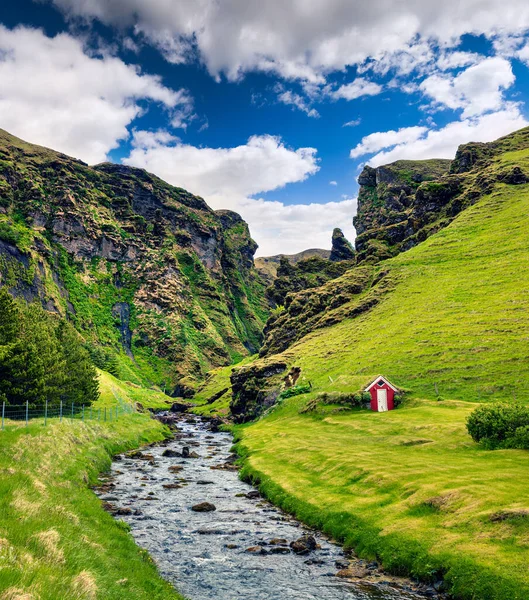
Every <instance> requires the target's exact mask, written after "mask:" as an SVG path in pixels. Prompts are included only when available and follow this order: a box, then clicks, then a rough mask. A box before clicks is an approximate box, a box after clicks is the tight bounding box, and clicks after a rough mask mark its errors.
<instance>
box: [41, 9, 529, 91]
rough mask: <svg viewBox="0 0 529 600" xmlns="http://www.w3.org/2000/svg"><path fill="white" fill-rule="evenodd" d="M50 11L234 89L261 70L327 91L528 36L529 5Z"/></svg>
mask: <svg viewBox="0 0 529 600" xmlns="http://www.w3.org/2000/svg"><path fill="white" fill-rule="evenodd" d="M48 1H49V2H53V3H54V4H55V5H56V6H58V7H59V8H61V9H62V10H63V11H64V12H65V13H66V14H67V15H68V16H69V17H81V18H85V19H99V20H101V21H102V22H104V23H107V24H111V25H118V26H123V27H134V28H135V31H136V33H137V35H139V36H143V37H144V38H145V39H147V40H148V41H149V42H150V43H152V44H154V45H155V46H157V47H158V48H159V49H160V50H161V51H162V52H163V53H164V55H165V56H166V57H167V58H168V59H169V60H171V61H173V62H183V61H189V60H195V59H196V58H197V57H198V58H199V59H200V60H201V61H203V62H204V64H205V65H206V66H207V68H208V70H209V71H210V73H211V74H212V75H214V76H216V77H218V76H219V75H220V74H221V73H225V74H226V75H227V76H228V77H229V78H231V79H237V78H238V77H240V76H241V75H242V74H244V73H246V72H248V71H255V70H260V71H265V72H274V73H276V74H279V75H280V76H281V77H284V78H286V79H303V80H307V81H312V82H315V83H316V82H320V83H321V82H322V81H323V79H324V77H325V74H326V73H328V72H331V71H335V70H342V69H343V68H344V67H346V66H347V65H359V64H362V63H363V62H364V61H366V60H367V59H374V60H375V61H380V63H379V64H380V65H383V64H385V65H386V68H390V67H391V68H402V69H404V70H406V69H415V68H416V67H417V64H419V63H424V64H427V63H429V62H430V61H431V60H433V59H432V57H431V56H429V48H430V46H431V44H432V43H433V44H434V45H439V46H441V47H450V46H452V47H455V46H456V45H457V43H458V42H459V38H460V36H462V35H463V34H465V33H473V34H476V35H480V34H483V35H485V36H487V37H489V38H491V39H494V37H495V36H498V35H500V34H501V35H502V36H508V35H515V34H518V33H520V32H521V31H522V30H524V29H527V28H528V27H529V3H528V2H527V0H510V1H509V2H505V0H465V2H461V0H444V2H439V1H438V0H422V1H420V2H418V1H416V2H403V1H397V2H388V1H387V0H371V1H370V2H364V1H363V0H311V1H310V2H301V1H295V2H284V0H267V2H262V0H245V2H240V1H239V0H223V2H218V0H195V1H194V2H172V1H169V0H149V2H145V0H48ZM322 23H324V24H325V27H322ZM392 56H394V57H397V60H393V61H392V60H391V58H390V57H392ZM384 58H385V60H384Z"/></svg>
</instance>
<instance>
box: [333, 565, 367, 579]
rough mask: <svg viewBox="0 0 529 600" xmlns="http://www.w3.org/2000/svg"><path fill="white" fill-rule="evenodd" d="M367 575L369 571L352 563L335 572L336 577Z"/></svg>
mask: <svg viewBox="0 0 529 600" xmlns="http://www.w3.org/2000/svg"><path fill="white" fill-rule="evenodd" d="M367 575H369V571H368V570H367V569H366V568H365V567H363V566H361V565H352V566H349V567H348V568H347V569H341V570H340V571H338V573H336V577H341V578H342V579H363V578H364V577H366V576H367Z"/></svg>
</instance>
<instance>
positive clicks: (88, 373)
mask: <svg viewBox="0 0 529 600" xmlns="http://www.w3.org/2000/svg"><path fill="white" fill-rule="evenodd" d="M57 339H58V341H59V343H60V346H61V351H62V354H63V359H64V373H65V382H64V384H63V386H62V390H61V398H62V399H63V400H65V401H68V402H74V403H75V404H85V405H88V404H91V403H92V402H95V401H96V400H97V399H98V397H99V381H98V377H97V371H96V368H95V367H94V365H93V364H92V361H91V359H90V354H89V353H88V351H87V350H86V349H85V348H83V346H82V345H81V340H80V338H79V334H78V333H77V331H75V329H74V328H73V327H72V325H70V323H68V322H67V321H64V320H61V321H60V322H59V324H58V326H57Z"/></svg>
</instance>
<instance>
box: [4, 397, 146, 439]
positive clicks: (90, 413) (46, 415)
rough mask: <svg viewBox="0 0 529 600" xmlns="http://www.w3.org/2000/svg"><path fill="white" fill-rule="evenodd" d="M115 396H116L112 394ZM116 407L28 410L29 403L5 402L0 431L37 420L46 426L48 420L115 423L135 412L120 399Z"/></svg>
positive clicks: (47, 406)
mask: <svg viewBox="0 0 529 600" xmlns="http://www.w3.org/2000/svg"><path fill="white" fill-rule="evenodd" d="M114 395H115V396H116V394H114ZM116 399H117V400H118V405H117V406H110V407H108V406H107V407H103V408H97V407H93V406H85V405H84V404H81V405H79V404H74V403H72V404H69V403H68V404H67V403H63V402H61V403H60V404H54V405H53V404H48V402H46V403H45V404H44V406H40V407H37V408H35V407H32V408H30V406H29V402H26V404H25V405H23V406H9V405H6V403H5V402H3V403H2V417H1V419H2V420H1V426H0V431H3V430H4V429H5V427H6V425H8V424H13V421H14V422H17V423H25V425H26V427H28V426H29V422H30V421H31V422H32V423H33V422H35V421H36V420H38V419H42V420H43V424H44V425H45V426H46V425H47V424H48V420H49V419H59V422H62V421H63V420H72V421H73V420H74V419H77V420H80V421H98V422H102V423H106V422H110V423H111V422H112V421H117V420H118V419H119V417H120V416H123V415H124V414H130V413H133V412H135V409H134V407H133V406H131V405H130V404H125V403H124V402H123V401H122V400H121V398H118V397H117V396H116Z"/></svg>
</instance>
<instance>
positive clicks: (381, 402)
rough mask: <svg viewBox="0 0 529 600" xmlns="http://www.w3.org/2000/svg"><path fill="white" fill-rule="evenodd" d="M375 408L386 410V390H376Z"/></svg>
mask: <svg viewBox="0 0 529 600" xmlns="http://www.w3.org/2000/svg"><path fill="white" fill-rule="evenodd" d="M377 408H378V412H385V411H386V410H388V391H387V390H377Z"/></svg>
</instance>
